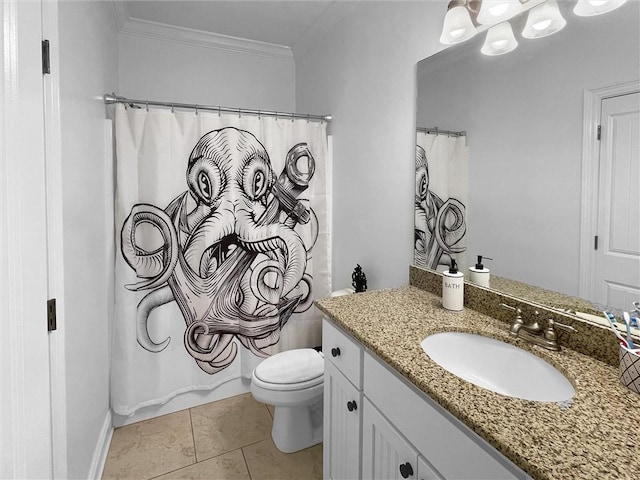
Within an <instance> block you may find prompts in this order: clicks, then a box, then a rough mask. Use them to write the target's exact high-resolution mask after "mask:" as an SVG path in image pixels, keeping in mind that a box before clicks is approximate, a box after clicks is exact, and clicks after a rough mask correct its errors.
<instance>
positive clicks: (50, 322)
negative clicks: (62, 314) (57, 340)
mask: <svg viewBox="0 0 640 480" xmlns="http://www.w3.org/2000/svg"><path fill="white" fill-rule="evenodd" d="M56 328H58V325H57V322H56V299H55V298H51V299H49V300H47V330H48V331H50V332H51V331H53V330H55V329H56Z"/></svg>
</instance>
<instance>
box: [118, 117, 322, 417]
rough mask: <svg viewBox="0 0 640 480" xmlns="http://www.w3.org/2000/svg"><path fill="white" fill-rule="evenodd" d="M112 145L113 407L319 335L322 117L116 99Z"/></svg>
mask: <svg viewBox="0 0 640 480" xmlns="http://www.w3.org/2000/svg"><path fill="white" fill-rule="evenodd" d="M116 154H117V155H116V156H117V159H116V164H117V168H116V205H115V229H116V232H115V234H116V242H117V243H116V244H117V247H118V248H117V250H116V251H117V255H116V259H115V261H116V265H115V271H116V278H115V291H116V305H115V321H114V339H113V344H112V369H111V370H112V375H111V384H112V388H111V392H112V393H111V405H112V408H113V410H114V411H115V412H116V413H117V414H120V415H130V414H132V413H134V412H135V411H136V410H137V409H139V408H141V407H144V406H148V405H154V404H160V403H164V402H166V401H167V400H169V399H171V398H172V397H174V396H175V395H177V394H179V393H183V392H187V391H191V390H210V389H213V388H215V387H217V386H219V385H221V384H222V383H224V382H227V381H230V380H233V379H237V378H240V377H244V378H250V377H251V373H252V371H253V369H254V368H255V366H256V365H258V363H259V362H260V361H261V360H262V359H263V358H265V357H267V356H269V355H272V354H274V353H277V352H279V351H282V350H288V349H292V348H303V347H314V346H318V345H320V344H321V338H322V336H321V315H320V312H319V311H317V310H316V309H315V307H313V306H312V302H313V299H314V298H319V297H324V296H328V295H329V293H330V288H331V278H330V265H331V261H330V258H329V254H330V238H329V226H330V225H331V219H330V217H329V213H330V212H329V209H328V208H327V204H328V201H329V198H330V191H329V189H330V183H329V182H328V180H329V175H328V169H329V168H330V165H329V157H328V142H327V134H326V125H325V124H324V123H320V122H313V121H312V122H309V121H307V120H306V119H304V120H295V121H291V120H290V119H283V118H279V119H276V118H270V117H258V116H252V115H244V116H239V115H237V114H234V115H226V114H222V115H219V114H218V113H210V112H202V111H200V112H198V113H195V112H175V113H172V112H171V111H170V110H167V109H154V108H151V109H149V110H148V111H147V110H146V109H137V108H128V107H127V108H125V107H124V106H123V105H117V106H116Z"/></svg>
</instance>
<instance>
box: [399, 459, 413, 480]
mask: <svg viewBox="0 0 640 480" xmlns="http://www.w3.org/2000/svg"><path fill="white" fill-rule="evenodd" d="M400 475H402V478H409V477H411V476H412V475H413V467H412V466H411V464H410V463H409V462H407V463H403V464H402V465H400Z"/></svg>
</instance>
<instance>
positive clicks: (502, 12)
mask: <svg viewBox="0 0 640 480" xmlns="http://www.w3.org/2000/svg"><path fill="white" fill-rule="evenodd" d="M520 10H522V4H521V3H520V0H482V4H481V5H480V11H479V12H478V19H477V20H478V23H480V24H482V25H492V24H494V23H500V22H502V21H504V20H508V19H509V18H511V17H513V16H514V15H516V14H517V13H519V12H520Z"/></svg>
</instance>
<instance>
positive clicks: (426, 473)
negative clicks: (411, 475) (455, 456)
mask: <svg viewBox="0 0 640 480" xmlns="http://www.w3.org/2000/svg"><path fill="white" fill-rule="evenodd" d="M418 480H444V477H443V476H442V475H440V474H439V473H438V472H437V471H436V469H435V468H433V466H432V465H431V464H430V463H429V462H428V461H427V460H426V459H425V458H424V457H423V456H422V455H418Z"/></svg>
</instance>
